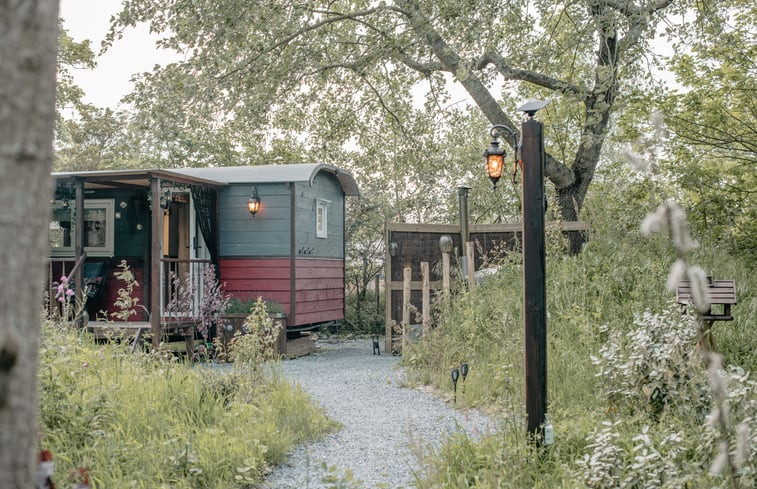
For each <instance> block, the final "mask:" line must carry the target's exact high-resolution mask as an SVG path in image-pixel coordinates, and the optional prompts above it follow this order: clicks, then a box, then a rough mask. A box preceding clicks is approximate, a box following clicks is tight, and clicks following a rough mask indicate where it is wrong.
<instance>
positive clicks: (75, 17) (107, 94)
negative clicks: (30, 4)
mask: <svg viewBox="0 0 757 489" xmlns="http://www.w3.org/2000/svg"><path fill="white" fill-rule="evenodd" d="M120 9H121V0H60V16H61V17H62V18H63V20H64V24H63V26H64V28H66V29H68V31H69V34H70V35H71V36H72V37H73V38H74V39H75V40H76V41H82V40H84V39H89V40H90V41H91V42H92V49H93V51H95V54H97V53H98V52H99V51H100V43H101V42H102V40H103V39H105V34H107V32H108V27H109V25H110V17H111V16H112V15H115V14H116V13H117V12H119V11H120ZM155 39H156V37H155V36H152V35H150V33H149V29H148V27H147V26H145V25H142V26H138V27H136V28H133V29H128V30H127V31H126V33H125V35H124V38H123V39H121V40H119V41H116V42H115V43H114V45H113V47H111V48H110V49H109V50H108V51H107V52H106V53H105V54H104V55H103V56H102V57H98V58H97V68H96V69H95V70H73V72H74V78H75V81H76V83H77V85H79V86H80V87H81V88H82V89H84V93H85V94H86V95H85V97H84V100H85V101H86V102H89V103H92V104H94V105H96V106H98V107H111V108H116V107H118V104H119V100H120V99H121V97H123V96H124V95H126V94H128V93H129V92H130V91H131V88H132V83H131V82H130V81H129V80H130V78H131V76H132V75H133V74H134V73H141V72H144V71H152V68H153V66H154V65H155V64H156V63H157V64H166V63H169V62H171V61H173V60H175V59H177V57H178V55H177V54H175V53H172V52H169V51H160V50H158V49H157V48H156V47H155ZM124 108H125V107H124Z"/></svg>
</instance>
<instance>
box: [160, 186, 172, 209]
mask: <svg viewBox="0 0 757 489" xmlns="http://www.w3.org/2000/svg"><path fill="white" fill-rule="evenodd" d="M170 203H171V191H170V190H165V191H163V193H162V194H160V208H161V209H163V210H166V209H168V206H169V204H170Z"/></svg>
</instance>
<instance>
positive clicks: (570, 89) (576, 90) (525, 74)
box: [476, 52, 589, 99]
mask: <svg viewBox="0 0 757 489" xmlns="http://www.w3.org/2000/svg"><path fill="white" fill-rule="evenodd" d="M488 64H492V65H494V67H495V68H496V69H497V71H498V72H499V74H500V75H502V76H503V77H504V78H505V79H506V80H521V81H526V82H529V83H533V84H534V85H538V86H540V87H544V88H549V89H550V90H555V91H557V92H560V93H564V94H569V95H575V96H577V97H579V98H581V99H585V98H586V97H587V96H588V92H589V91H588V90H587V89H586V88H581V87H579V86H577V85H573V84H571V83H568V82H566V81H563V80H558V79H557V78H552V77H551V76H547V75H544V74H542V73H536V72H534V71H530V70H518V69H514V68H511V67H510V66H508V64H507V63H506V62H505V59H504V58H503V57H502V56H500V55H499V54H498V53H494V52H486V53H484V55H483V56H481V58H479V60H478V62H477V63H476V69H479V70H480V69H483V68H485V67H486V66H487V65H488Z"/></svg>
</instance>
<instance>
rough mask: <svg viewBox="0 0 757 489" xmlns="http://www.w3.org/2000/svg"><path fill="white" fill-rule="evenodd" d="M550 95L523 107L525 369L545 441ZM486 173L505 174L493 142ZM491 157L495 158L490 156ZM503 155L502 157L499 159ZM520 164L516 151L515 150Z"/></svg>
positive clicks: (535, 425)
mask: <svg viewBox="0 0 757 489" xmlns="http://www.w3.org/2000/svg"><path fill="white" fill-rule="evenodd" d="M548 103H549V101H536V102H529V103H527V104H525V105H523V106H522V107H519V108H518V110H519V111H521V112H524V113H525V114H527V115H528V119H526V120H525V121H524V122H523V123H522V124H521V141H522V143H521V144H522V147H521V154H522V160H521V161H522V168H523V170H522V171H523V185H522V192H523V237H522V239H523V326H524V334H525V372H526V382H525V384H526V417H527V429H528V432H529V433H530V434H531V435H532V436H533V440H534V442H535V443H536V444H537V446H538V445H541V444H542V443H543V442H544V440H545V437H544V426H545V424H546V413H547V294H546V283H545V282H546V280H545V279H546V258H545V246H544V242H545V240H544V214H545V211H546V205H545V203H546V200H545V193H544V136H543V128H542V124H541V122H539V121H538V120H536V119H534V115H535V114H536V112H537V111H539V110H540V109H542V108H544V107H545V106H546V105H547V104H548ZM500 129H503V130H505V131H507V132H508V133H509V134H510V135H511V136H512V138H513V140H514V144H513V147H516V148H517V135H516V133H515V131H514V130H513V129H511V128H509V127H507V126H493V127H492V129H491V133H492V136H494V137H495V140H496V136H495V134H494V133H495V131H498V130H500ZM484 158H485V160H486V168H487V175H488V176H489V178H491V179H492V181H493V182H494V183H495V185H496V181H497V180H498V179H499V177H501V176H502V171H501V168H502V167H503V166H504V151H503V150H499V147H498V145H495V144H494V142H492V145H491V147H490V148H489V149H488V150H487V151H485V152H484ZM490 160H491V161H490ZM500 161H501V163H500ZM498 168H499V174H498V175H497V174H496V172H492V173H489V169H493V170H496V169H498ZM516 169H517V151H516Z"/></svg>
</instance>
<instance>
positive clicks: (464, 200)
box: [457, 186, 470, 254]
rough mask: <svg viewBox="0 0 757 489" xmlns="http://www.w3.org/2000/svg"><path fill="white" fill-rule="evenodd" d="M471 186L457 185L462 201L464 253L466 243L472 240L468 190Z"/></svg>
mask: <svg viewBox="0 0 757 489" xmlns="http://www.w3.org/2000/svg"><path fill="white" fill-rule="evenodd" d="M469 190H470V187H465V186H460V187H457V197H458V202H459V203H460V237H461V238H462V239H463V254H465V243H467V242H468V241H470V236H469V233H468V191H469Z"/></svg>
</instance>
